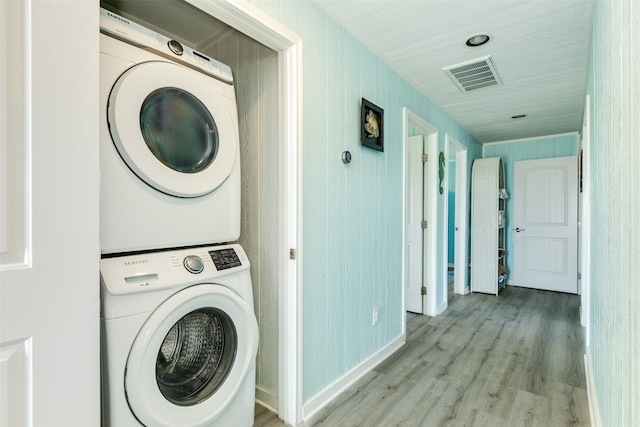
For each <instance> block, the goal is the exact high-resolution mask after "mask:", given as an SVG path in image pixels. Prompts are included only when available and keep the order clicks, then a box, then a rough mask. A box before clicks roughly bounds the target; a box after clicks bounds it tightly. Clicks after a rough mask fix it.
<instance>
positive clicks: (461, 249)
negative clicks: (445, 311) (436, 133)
mask: <svg viewBox="0 0 640 427" xmlns="http://www.w3.org/2000/svg"><path fill="white" fill-rule="evenodd" d="M452 149H453V150H454V151H455V153H456V182H455V194H456V196H455V202H456V208H455V209H456V211H455V227H456V231H455V233H454V238H455V241H454V256H453V258H454V269H453V272H454V273H453V274H454V276H453V277H454V279H453V291H454V293H456V294H458V295H465V294H467V293H469V289H468V287H467V283H468V273H469V269H468V268H467V265H469V261H468V251H467V237H468V235H469V234H468V233H469V230H468V216H469V215H468V209H467V195H468V192H467V187H468V185H467V158H468V157H467V155H468V152H467V147H465V146H464V145H462V144H461V143H460V142H458V141H457V140H456V139H454V138H453V137H452V136H451V135H448V134H447V135H446V138H445V159H447V160H448V159H449V156H450V150H452ZM447 166H448V163H447ZM448 191H449V174H448V173H447V172H445V185H444V192H445V195H446V194H447V193H448ZM444 200H445V201H444V203H445V205H444V206H445V208H444V217H445V218H449V198H448V197H445V199H444ZM444 247H445V248H447V251H446V252H447V253H448V248H449V236H448V233H446V232H445V233H444ZM443 268H444V271H447V269H448V260H447V257H445V260H444V267H443ZM447 285H448V283H447V276H446V275H445V283H444V286H445V288H444V289H445V294H444V295H445V301H447V300H448V290H447ZM447 304H448V301H447Z"/></svg>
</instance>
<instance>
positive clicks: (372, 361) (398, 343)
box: [302, 334, 406, 421]
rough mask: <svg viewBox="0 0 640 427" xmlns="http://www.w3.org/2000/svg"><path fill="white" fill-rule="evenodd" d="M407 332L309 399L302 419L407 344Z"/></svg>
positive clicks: (304, 407) (315, 412)
mask: <svg viewBox="0 0 640 427" xmlns="http://www.w3.org/2000/svg"><path fill="white" fill-rule="evenodd" d="M405 341H406V336H405V334H402V335H400V336H399V337H397V338H396V339H394V340H393V341H391V342H389V344H387V345H386V346H384V347H383V348H381V349H380V350H378V351H377V352H375V353H374V354H372V355H371V356H370V357H369V358H368V359H366V360H364V361H363V362H362V363H360V364H359V365H358V366H356V367H355V368H353V369H352V370H350V371H349V372H347V373H346V374H344V375H343V376H342V377H340V378H338V379H337V380H336V381H334V382H333V383H331V384H330V385H329V386H327V388H325V389H324V390H323V391H321V392H320V393H318V394H316V395H315V396H314V397H312V398H311V399H309V400H308V401H307V402H306V403H305V404H304V405H303V407H302V419H303V420H304V421H308V420H309V419H310V418H311V417H313V416H314V415H315V414H317V413H318V411H320V410H321V409H322V408H324V407H325V406H327V405H328V404H329V403H330V402H331V401H332V400H333V399H335V398H336V397H338V395H340V393H342V392H343V391H345V390H346V389H347V388H348V387H349V386H351V385H353V384H354V383H355V382H356V381H358V380H359V379H360V378H362V377H363V376H364V375H365V374H366V373H367V372H369V371H371V370H372V369H373V368H375V367H376V366H378V365H379V364H380V363H382V362H384V360H385V359H386V358H388V357H389V356H391V355H392V354H393V353H395V352H396V351H397V350H398V349H399V348H400V347H402V346H403V345H404V344H405Z"/></svg>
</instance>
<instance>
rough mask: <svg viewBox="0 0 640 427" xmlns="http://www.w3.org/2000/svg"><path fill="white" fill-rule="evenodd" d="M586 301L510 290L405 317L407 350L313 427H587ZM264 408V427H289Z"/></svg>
mask: <svg viewBox="0 0 640 427" xmlns="http://www.w3.org/2000/svg"><path fill="white" fill-rule="evenodd" d="M579 304H580V297H579V296H577V295H568V294H561V293H554V292H547V291H539V290H533V289H525V288H516V287H507V288H506V289H504V290H503V291H502V292H501V293H500V296H499V297H496V296H493V295H484V294H477V293H473V294H470V295H467V296H463V297H461V296H451V297H450V299H449V308H448V309H447V310H446V311H445V312H444V313H443V314H442V315H440V316H438V317H426V316H418V315H413V314H408V315H407V343H406V345H405V346H404V347H402V348H401V349H400V350H399V351H398V352H396V353H395V354H394V355H392V356H391V357H390V358H389V359H387V360H386V361H385V362H383V363H382V364H381V365H379V366H378V367H376V368H375V369H374V370H373V371H371V372H369V373H368V374H367V375H365V376H364V377H363V378H362V379H361V380H360V381H358V382H357V383H356V384H354V385H353V386H352V387H350V388H349V389H348V390H346V391H345V392H344V393H343V394H342V395H341V396H339V397H338V398H337V399H336V400H335V401H334V402H333V403H331V404H330V405H329V406H328V407H326V408H324V409H323V410H322V411H320V413H318V414H317V415H316V416H315V417H314V418H313V419H312V420H310V421H308V422H307V423H305V424H303V426H305V427H310V426H313V427H319V426H325V427H337V426H339V427H356V426H360V427H375V426H380V427H382V426H385V427H386V426H407V427H409V426H487V427H502V426H504V427H507V426H508V427H516V426H544V427H556V426H558V427H559V426H588V425H589V408H588V405H587V393H586V385H585V377H584V363H583V360H584V359H583V355H584V338H583V329H582V328H581V327H580V322H579ZM284 425H285V424H284V423H282V421H280V420H278V418H277V416H276V415H275V414H273V413H270V412H269V411H266V410H265V409H263V408H261V407H260V406H256V418H255V424H254V426H256V427H279V426H284Z"/></svg>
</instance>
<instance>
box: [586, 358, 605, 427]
mask: <svg viewBox="0 0 640 427" xmlns="http://www.w3.org/2000/svg"><path fill="white" fill-rule="evenodd" d="M584 370H585V376H586V379H587V399H588V401H589V418H591V427H602V420H601V419H600V407H599V406H598V395H597V394H596V387H595V384H594V382H593V365H592V364H591V356H590V352H589V348H588V347H587V352H586V353H585V355H584Z"/></svg>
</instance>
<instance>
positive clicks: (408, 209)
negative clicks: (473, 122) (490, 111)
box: [403, 107, 438, 316]
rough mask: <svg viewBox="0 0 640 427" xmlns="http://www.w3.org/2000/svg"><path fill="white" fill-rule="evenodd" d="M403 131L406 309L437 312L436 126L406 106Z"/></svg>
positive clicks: (434, 314)
mask: <svg viewBox="0 0 640 427" xmlns="http://www.w3.org/2000/svg"><path fill="white" fill-rule="evenodd" d="M403 135H404V153H405V154H404V156H405V158H404V200H405V201H404V236H403V240H404V245H403V247H404V254H403V260H404V261H403V262H404V278H403V282H404V288H403V291H404V304H405V311H411V312H415V313H419V314H425V315H428V316H436V315H437V292H438V289H437V232H436V230H437V221H438V218H437V203H436V202H437V195H438V189H437V185H438V167H437V158H438V129H437V128H436V127H435V126H433V125H432V124H430V123H429V122H427V121H426V120H424V119H423V118H422V117H420V116H418V115H417V114H416V113H414V112H412V111H411V110H409V109H408V108H406V107H405V108H404V109H403ZM429 159H431V161H429Z"/></svg>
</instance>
